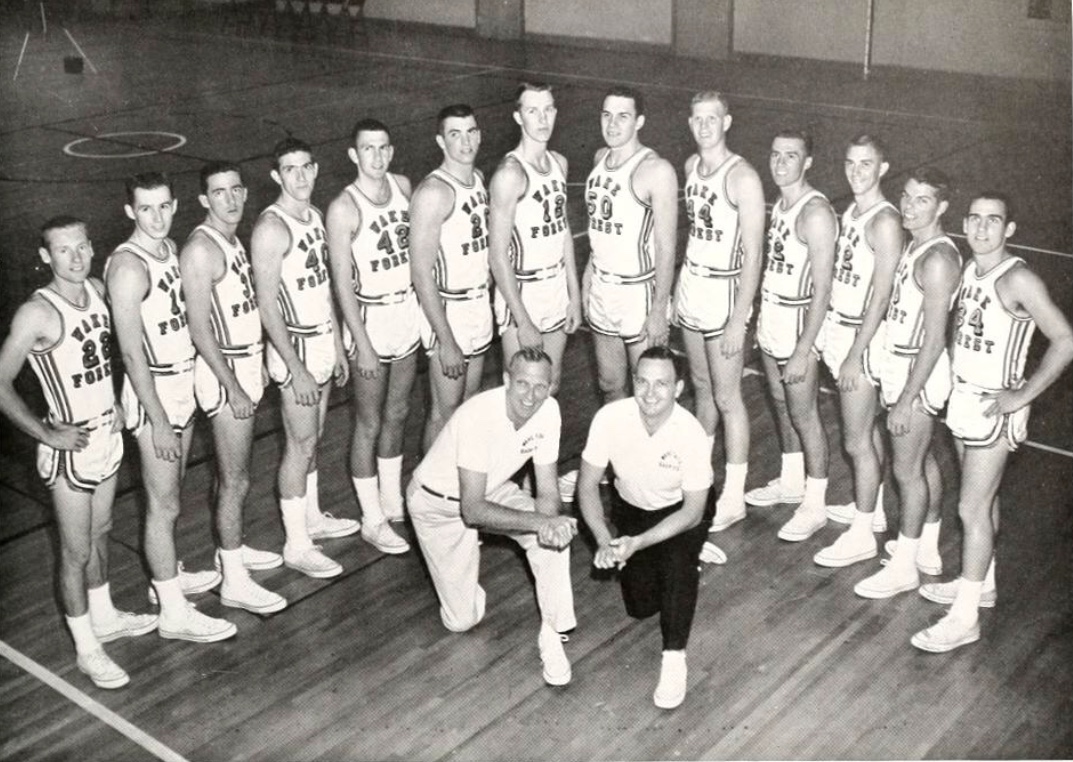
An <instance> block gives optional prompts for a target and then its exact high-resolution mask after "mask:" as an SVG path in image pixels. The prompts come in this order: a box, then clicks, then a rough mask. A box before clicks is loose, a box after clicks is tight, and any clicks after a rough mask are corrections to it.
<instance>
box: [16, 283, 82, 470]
mask: <svg viewBox="0 0 1073 762" xmlns="http://www.w3.org/2000/svg"><path fill="white" fill-rule="evenodd" d="M62 330H63V329H62V325H61V322H60V316H59V313H57V312H56V310H55V308H54V307H52V306H51V305H50V304H48V303H47V302H46V301H45V300H44V299H42V298H40V297H34V298H32V299H31V300H30V301H28V302H27V303H26V304H24V305H22V306H21V307H19V309H18V311H17V312H16V313H15V318H14V320H12V321H11V330H10V332H9V333H8V335H7V338H6V339H5V340H4V344H3V346H2V347H0V412H2V413H3V414H4V415H6V416H7V417H8V418H10V419H11V422H12V423H14V424H15V425H16V426H18V427H19V429H20V430H21V431H23V432H25V433H26V434H28V435H29V436H31V437H33V438H34V439H35V440H37V441H38V442H44V443H45V444H46V445H48V446H49V447H52V448H54V449H57V450H81V449H82V448H84V447H85V446H86V444H87V443H88V442H89V431H88V430H87V429H85V428H84V427H81V426H74V425H72V424H69V423H62V422H53V421H48V420H41V419H40V418H38V417H37V416H36V415H34V413H33V411H32V410H30V408H29V406H28V405H27V404H26V401H25V400H23V398H22V397H21V396H19V393H18V392H17V391H15V377H16V376H18V374H19V371H20V370H22V366H23V365H25V364H26V360H27V358H28V357H29V356H30V352H31V351H34V350H38V351H40V350H43V349H47V348H48V347H50V346H52V345H54V344H55V343H56V342H57V341H59V340H60V338H61V333H62Z"/></svg>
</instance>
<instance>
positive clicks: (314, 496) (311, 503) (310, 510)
mask: <svg viewBox="0 0 1073 762" xmlns="http://www.w3.org/2000/svg"><path fill="white" fill-rule="evenodd" d="M317 474H318V472H317V471H310V472H309V473H308V474H306V497H305V511H306V521H308V522H309V523H310V524H317V523H319V522H320V479H319V478H318V476H317Z"/></svg>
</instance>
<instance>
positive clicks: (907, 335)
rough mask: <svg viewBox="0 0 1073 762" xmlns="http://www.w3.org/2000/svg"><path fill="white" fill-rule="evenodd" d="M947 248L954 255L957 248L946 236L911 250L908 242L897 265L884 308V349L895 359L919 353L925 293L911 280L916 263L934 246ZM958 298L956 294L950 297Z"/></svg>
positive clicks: (922, 334)
mask: <svg viewBox="0 0 1073 762" xmlns="http://www.w3.org/2000/svg"><path fill="white" fill-rule="evenodd" d="M942 244H946V245H947V246H949V247H950V248H951V249H953V250H954V251H957V246H955V245H954V242H953V241H951V240H950V238H949V237H948V236H945V235H942V236H938V237H937V238H932V239H931V240H929V241H925V242H924V243H922V244H920V245H918V246H913V242H912V241H910V242H909V243H908V244H907V245H906V250H905V253H904V254H902V259H901V262H899V263H898V271H897V273H895V276H894V291H893V293H892V294H891V297H890V307H888V308H887V319H886V321H885V322H886V328H885V333H884V340H883V346H884V347H885V348H886V349H887V350H888V351H890V352H893V353H894V354H896V355H915V354H916V353H917V352H919V351H920V342H921V341H922V340H923V338H924V291H923V289H921V288H920V286H919V285H918V284H917V282H916V278H914V277H913V271H914V269H915V268H916V263H917V260H919V259H920V257H921V255H923V254H924V252H926V251H928V250H929V249H931V248H932V247H933V246H939V245H942ZM956 296H957V294H956V292H955V294H954V295H953V296H952V297H951V305H953V299H954V298H955V297H956Z"/></svg>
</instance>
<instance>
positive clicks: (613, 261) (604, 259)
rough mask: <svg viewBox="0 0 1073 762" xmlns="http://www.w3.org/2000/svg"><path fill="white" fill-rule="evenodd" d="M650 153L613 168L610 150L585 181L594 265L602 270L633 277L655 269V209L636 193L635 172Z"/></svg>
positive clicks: (643, 151)
mask: <svg viewBox="0 0 1073 762" xmlns="http://www.w3.org/2000/svg"><path fill="white" fill-rule="evenodd" d="M651 153H652V149H651V148H640V149H638V150H637V152H636V153H634V155H633V156H631V157H630V158H628V159H626V161H624V162H622V164H621V165H619V166H618V167H615V168H614V169H611V168H610V167H609V166H608V159H609V158H610V157H611V151H607V152H606V153H605V154H604V156H603V157H602V158H601V159H600V160H599V161H598V162H596V166H595V167H593V169H592V172H590V173H589V179H588V180H587V181H586V182H585V206H586V207H587V208H588V212H589V244H590V246H591V247H592V263H593V265H594V266H595V267H597V268H599V269H600V270H604V271H605V272H609V273H614V274H615V275H620V276H623V277H633V276H637V275H642V274H644V273H648V272H651V271H652V269H653V267H654V266H655V265H654V262H653V255H652V225H653V217H652V207H651V206H649V205H648V204H646V203H644V202H643V201H641V200H640V199H638V198H637V196H635V195H634V193H633V173H634V171H636V169H637V167H638V166H639V165H640V164H641V162H642V161H644V160H645V159H646V158H647V157H648V156H649V155H650V154H651Z"/></svg>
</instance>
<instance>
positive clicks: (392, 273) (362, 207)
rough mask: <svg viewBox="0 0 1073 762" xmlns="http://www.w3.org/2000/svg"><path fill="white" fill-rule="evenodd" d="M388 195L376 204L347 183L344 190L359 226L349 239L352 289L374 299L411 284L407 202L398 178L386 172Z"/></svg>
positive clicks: (353, 185) (409, 286)
mask: <svg viewBox="0 0 1073 762" xmlns="http://www.w3.org/2000/svg"><path fill="white" fill-rule="evenodd" d="M387 184H388V189H389V194H388V199H387V201H385V202H384V203H382V204H378V203H376V202H375V201H373V200H372V199H370V198H369V197H368V196H366V195H365V193H364V192H363V191H362V190H361V189H360V188H359V187H358V186H357V183H351V184H350V185H348V186H347V187H346V191H347V193H348V194H349V195H350V198H351V199H352V200H353V201H354V205H355V206H357V207H358V212H359V213H360V214H361V228H360V229H359V230H358V232H357V235H355V236H354V240H353V241H351V242H350V258H351V262H352V263H353V268H354V280H355V283H354V293H355V294H357V296H358V300H359V301H360V300H367V301H376V300H377V299H380V298H382V297H385V296H389V295H392V294H398V293H399V292H405V291H408V290H409V289H410V288H412V281H411V280H410V202H409V200H408V199H407V198H406V196H405V195H403V192H402V189H401V188H400V187H399V181H398V180H396V179H395V176H394V175H392V174H389V175H387Z"/></svg>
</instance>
